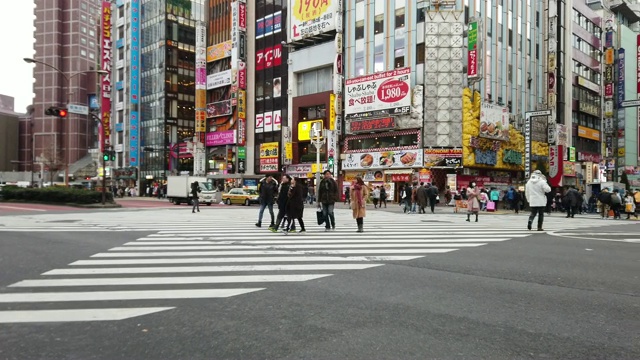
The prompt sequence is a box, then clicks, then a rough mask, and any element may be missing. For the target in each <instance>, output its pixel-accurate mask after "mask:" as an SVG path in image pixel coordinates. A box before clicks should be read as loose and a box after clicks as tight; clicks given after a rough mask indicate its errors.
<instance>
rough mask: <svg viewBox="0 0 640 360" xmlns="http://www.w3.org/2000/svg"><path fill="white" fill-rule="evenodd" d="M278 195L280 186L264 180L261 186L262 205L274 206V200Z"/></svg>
mask: <svg viewBox="0 0 640 360" xmlns="http://www.w3.org/2000/svg"><path fill="white" fill-rule="evenodd" d="M277 193H278V185H277V184H276V182H275V181H273V180H271V181H267V180H263V181H262V183H261V184H260V203H262V204H273V200H274V198H275V196H276V194H277Z"/></svg>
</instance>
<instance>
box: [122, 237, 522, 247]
mask: <svg viewBox="0 0 640 360" xmlns="http://www.w3.org/2000/svg"><path fill="white" fill-rule="evenodd" d="M527 236H529V235H510V236H509V238H503V239H496V238H495V237H493V236H491V237H489V236H487V237H485V238H481V237H479V236H476V237H473V238H459V239H453V238H443V239H432V238H430V239H425V240H422V239H404V238H403V239H398V242H401V243H419V244H420V243H425V244H426V243H442V242H447V243H470V242H501V241H507V240H510V238H519V237H527ZM140 240H142V239H139V240H137V241H131V242H128V243H125V244H123V246H141V245H144V246H147V245H161V246H164V245H231V244H238V245H261V244H296V243H299V242H300V239H299V238H297V237H294V236H292V237H290V238H289V237H287V239H281V240H250V241H233V240H218V241H214V240H203V241H146V240H145V241H140ZM387 242H389V239H387V240H369V239H350V240H342V239H341V240H316V239H313V240H310V239H304V243H305V244H365V243H366V244H378V243H387Z"/></svg>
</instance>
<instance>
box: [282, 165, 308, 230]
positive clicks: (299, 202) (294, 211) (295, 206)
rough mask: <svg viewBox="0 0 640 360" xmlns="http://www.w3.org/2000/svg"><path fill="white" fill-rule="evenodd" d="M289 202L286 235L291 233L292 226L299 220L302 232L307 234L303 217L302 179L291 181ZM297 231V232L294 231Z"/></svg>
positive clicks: (303, 195)
mask: <svg viewBox="0 0 640 360" xmlns="http://www.w3.org/2000/svg"><path fill="white" fill-rule="evenodd" d="M287 196H288V198H289V202H288V203H287V220H288V221H287V225H286V227H285V229H284V232H285V234H286V233H289V232H291V229H292V228H290V226H291V225H292V224H293V223H294V221H295V220H298V224H300V232H301V233H302V232H305V231H306V230H305V228H304V221H303V220H302V215H303V214H304V197H305V194H304V189H303V187H302V184H301V183H300V179H298V178H293V179H292V180H291V186H290V187H289V192H288V194H287ZM293 231H295V230H293Z"/></svg>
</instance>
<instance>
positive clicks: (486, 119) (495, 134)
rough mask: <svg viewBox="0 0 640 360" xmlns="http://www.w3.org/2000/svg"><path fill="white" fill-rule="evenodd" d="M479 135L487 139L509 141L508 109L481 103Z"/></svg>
mask: <svg viewBox="0 0 640 360" xmlns="http://www.w3.org/2000/svg"><path fill="white" fill-rule="evenodd" d="M479 136H480V137H483V138H487V139H494V140H502V141H509V109H508V108H506V107H502V106H498V105H493V104H489V103H482V106H481V108H480V135H479Z"/></svg>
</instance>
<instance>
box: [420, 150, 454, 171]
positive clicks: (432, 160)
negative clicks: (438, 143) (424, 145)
mask: <svg viewBox="0 0 640 360" xmlns="http://www.w3.org/2000/svg"><path fill="white" fill-rule="evenodd" d="M435 166H438V167H458V166H462V149H424V167H428V168H430V167H435Z"/></svg>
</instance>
